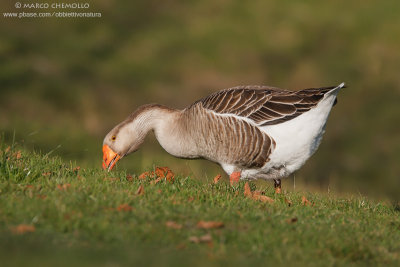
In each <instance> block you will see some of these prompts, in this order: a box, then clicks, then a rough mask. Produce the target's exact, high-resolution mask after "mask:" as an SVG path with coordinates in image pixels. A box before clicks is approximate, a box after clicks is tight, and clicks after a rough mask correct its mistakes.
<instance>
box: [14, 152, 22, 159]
mask: <svg viewBox="0 0 400 267" xmlns="http://www.w3.org/2000/svg"><path fill="white" fill-rule="evenodd" d="M15 158H16V159H20V158H21V151H17V153H15Z"/></svg>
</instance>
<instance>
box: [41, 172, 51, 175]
mask: <svg viewBox="0 0 400 267" xmlns="http://www.w3.org/2000/svg"><path fill="white" fill-rule="evenodd" d="M42 175H43V176H49V175H51V172H44V173H42Z"/></svg>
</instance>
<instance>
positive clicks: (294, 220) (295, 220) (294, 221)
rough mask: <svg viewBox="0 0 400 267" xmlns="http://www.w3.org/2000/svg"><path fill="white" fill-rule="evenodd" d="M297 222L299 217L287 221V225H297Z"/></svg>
mask: <svg viewBox="0 0 400 267" xmlns="http://www.w3.org/2000/svg"><path fill="white" fill-rule="evenodd" d="M297 221H298V219H297V217H293V218H290V219H287V220H286V222H287V223H296V222H297Z"/></svg>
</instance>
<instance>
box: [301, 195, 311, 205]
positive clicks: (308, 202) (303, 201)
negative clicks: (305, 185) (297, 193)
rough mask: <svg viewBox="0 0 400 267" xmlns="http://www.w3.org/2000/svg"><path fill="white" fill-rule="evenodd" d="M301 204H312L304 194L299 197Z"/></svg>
mask: <svg viewBox="0 0 400 267" xmlns="http://www.w3.org/2000/svg"><path fill="white" fill-rule="evenodd" d="M301 204H302V205H304V206H312V203H311V201H309V200H308V199H307V198H306V197H305V196H302V197H301Z"/></svg>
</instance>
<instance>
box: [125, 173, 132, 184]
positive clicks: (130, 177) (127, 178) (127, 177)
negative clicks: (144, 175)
mask: <svg viewBox="0 0 400 267" xmlns="http://www.w3.org/2000/svg"><path fill="white" fill-rule="evenodd" d="M126 180H127V181H128V182H132V181H133V177H132V175H130V174H128V175H127V176H126Z"/></svg>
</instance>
